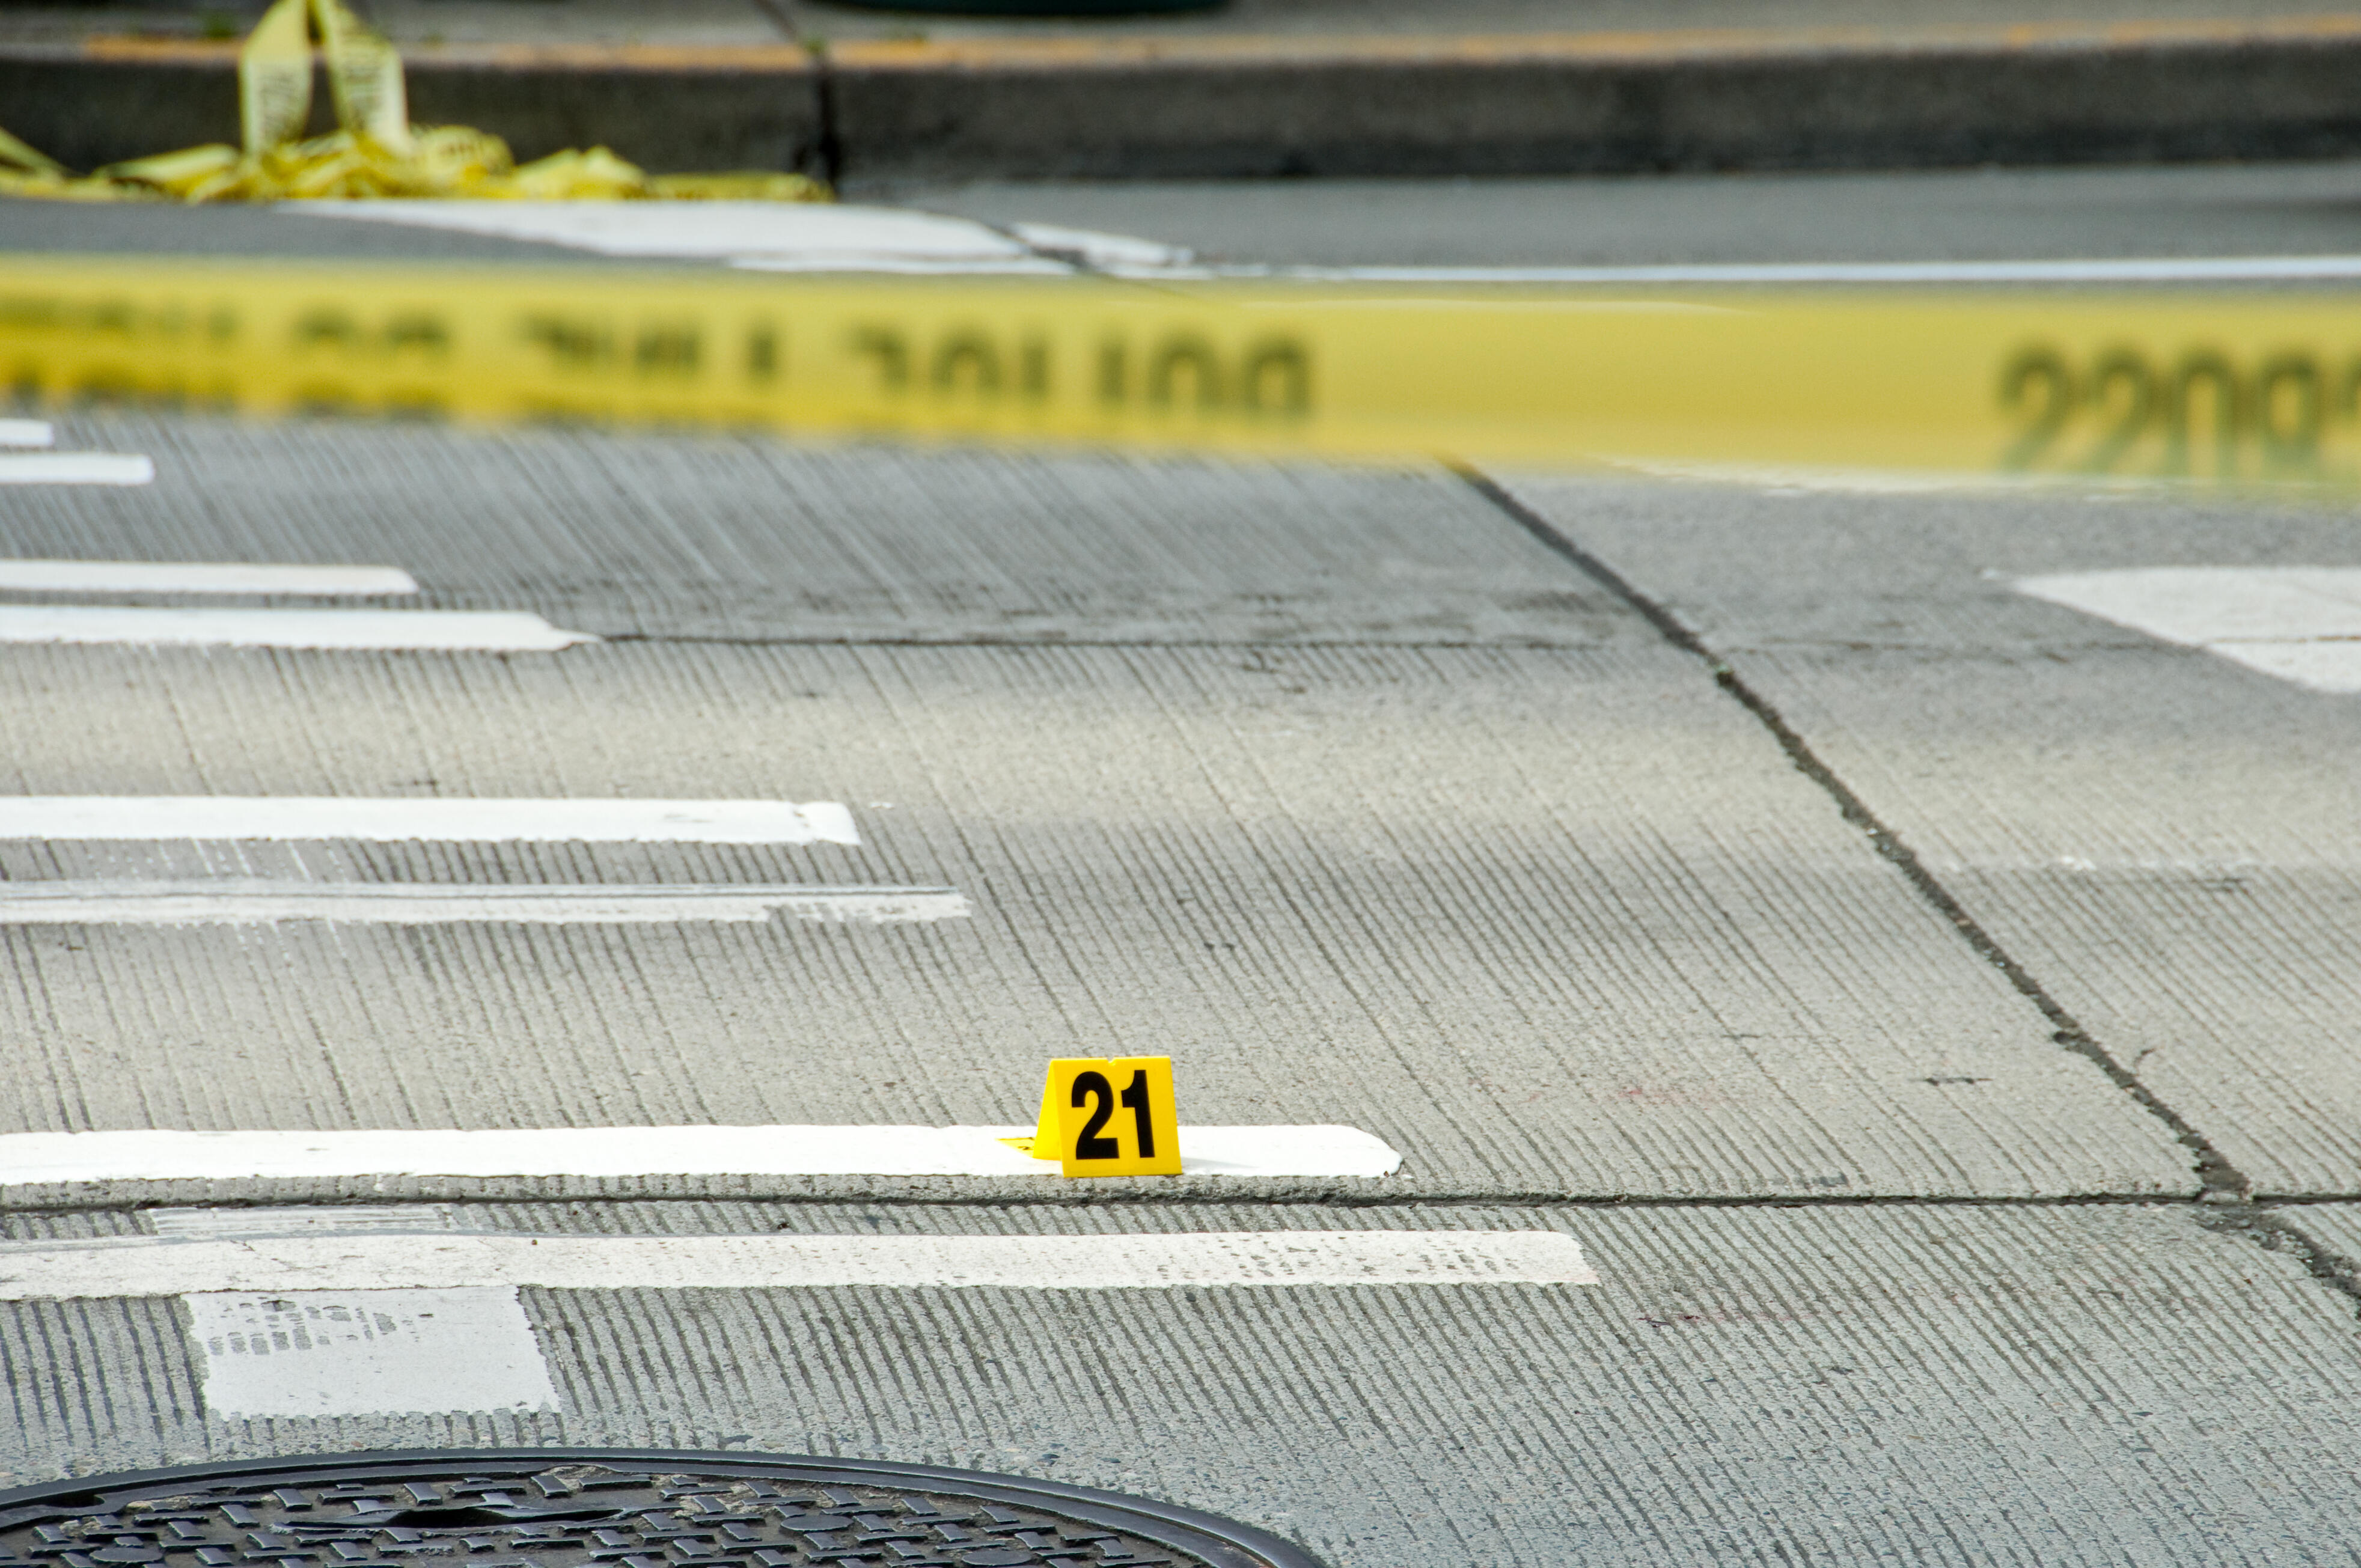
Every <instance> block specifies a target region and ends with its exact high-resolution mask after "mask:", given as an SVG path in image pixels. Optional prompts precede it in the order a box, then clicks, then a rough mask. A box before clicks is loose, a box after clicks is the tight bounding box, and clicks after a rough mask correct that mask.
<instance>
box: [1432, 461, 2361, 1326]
mask: <svg viewBox="0 0 2361 1568" xmlns="http://www.w3.org/2000/svg"><path fill="white" fill-rule="evenodd" d="M1444 466H1446V467H1447V468H1449V469H1450V470H1451V471H1452V472H1453V473H1455V474H1456V475H1458V476H1459V477H1460V478H1461V479H1462V480H1463V481H1465V482H1466V485H1467V487H1468V488H1470V489H1472V490H1474V491H1475V492H1476V493H1477V495H1478V496H1481V497H1482V498H1483V499H1485V500H1487V501H1488V502H1489V503H1491V505H1492V507H1493V508H1494V509H1495V510H1498V511H1499V513H1500V514H1501V515H1502V516H1504V517H1506V518H1507V519H1508V520H1509V521H1511V522H1513V523H1515V524H1516V525H1517V526H1518V527H1519V528H1520V529H1521V530H1523V531H1524V532H1525V533H1526V534H1527V535H1529V536H1530V537H1531V538H1532V540H1533V542H1534V543H1538V544H1540V545H1541V546H1542V547H1543V549H1545V550H1548V551H1549V552H1550V553H1551V554H1554V555H1556V556H1558V557H1559V558H1560V559H1561V560H1564V561H1565V562H1566V563H1567V564H1568V565H1572V566H1573V567H1574V568H1575V569H1576V571H1578V572H1580V573H1582V574H1583V576H1587V577H1588V578H1589V579H1590V580H1591V581H1592V582H1594V583H1597V584H1598V586H1599V587H1603V588H1605V589H1606V590H1607V591H1608V592H1609V593H1611V594H1613V595H1614V596H1615V597H1616V598H1620V599H1621V600H1622V601H1623V602H1624V603H1625V604H1626V605H1629V606H1630V607H1631V609H1633V610H1634V611H1636V612H1637V613H1638V614H1639V615H1640V617H1641V618H1642V620H1646V621H1647V622H1648V624H1649V625H1651V626H1653V627H1654V628H1655V629H1656V630H1657V632H1658V633H1659V634H1661V635H1662V636H1663V637H1664V641H1667V642H1669V643H1671V644H1672V645H1673V646H1674V647H1675V648H1677V649H1679V650H1680V651H1681V652H1684V653H1687V654H1689V655H1690V656H1692V657H1693V658H1695V659H1697V661H1698V662H1699V663H1703V664H1704V665H1705V667H1706V669H1707V670H1708V673H1710V674H1711V675H1712V676H1713V679H1714V683H1715V684H1716V685H1719V687H1720V688H1721V689H1722V691H1723V692H1724V693H1726V694H1728V696H1730V698H1731V699H1732V700H1734V701H1735V702H1737V703H1738V705H1739V706H1740V707H1743V708H1745V709H1746V711H1747V712H1748V713H1749V714H1751V715H1752V717H1753V718H1754V719H1755V720H1756V721H1757V722H1758V723H1760V724H1761V725H1762V726H1763V729H1767V730H1769V731H1770V733H1771V737H1772V739H1773V740H1776V741H1777V742H1778V743H1779V749H1780V750H1781V751H1784V752H1785V753H1786V755H1787V760H1788V762H1790V763H1792V764H1793V765H1794V766H1795V770H1796V771H1797V772H1798V773H1802V774H1803V775H1804V776H1805V777H1806V778H1807V779H1809V780H1811V781H1812V783H1814V784H1817V785H1818V786H1819V787H1820V789H1821V791H1822V792H1823V793H1825V794H1826V795H1828V798H1829V799H1831V800H1832V801H1834V802H1835V803H1836V806H1837V809H1838V810H1839V813H1841V814H1842V816H1843V817H1844V819H1845V821H1846V822H1847V823H1848V824H1850V826H1851V827H1853V828H1856V829H1858V830H1859V831H1860V832H1861V835H1862V836H1863V837H1865V838H1866V839H1868V840H1869V841H1870V844H1871V846H1872V848H1874V849H1875V850H1877V852H1878V853H1879V854H1880V855H1882V856H1883V857H1884V858H1885V860H1886V861H1887V862H1888V863H1890V864H1891V865H1893V866H1894V869H1895V870H1897V871H1899V872H1901V873H1902V875H1903V877H1904V879H1905V881H1907V882H1908V883H1910V885H1911V887H1912V888H1913V889H1914V890H1916V893H1917V894H1918V895H1919V896H1920V897H1921V898H1922V899H1924V900H1925V901H1926V902H1927V904H1928V905H1931V906H1932V907H1933V908H1934V909H1935V911H1936V913H1938V914H1939V915H1941V916H1943V918H1944V919H1946V920H1947V921H1949V923H1950V925H1951V927H1952V928H1953V929H1954V930H1956V931H1957V932H1958V933H1959V934H1960V940H1962V941H1964V942H1966V943H1967V944H1968V946H1969V947H1970V948H1973V949H1974V950H1975V952H1976V955H1977V956H1978V957H1979V958H1981V959H1983V960H1984V961H1985V962H1986V963H1988V964H1990V965H1992V966H1993V968H1994V969H1996V970H1999V971H2000V972H2001V973H2002V974H2003V975H2004V976H2005V977H2006V978H2007V980H2008V982H2009V983H2010V984H2011V985H2013V986H2015V988H2016V991H2017V992H2018V994H2019V995H2021V996H2023V997H2024V998H2025V999H2026V1001H2028V1002H2030V1003H2033V1005H2034V1006H2035V1007H2037V1008H2038V1009H2039V1010H2040V1012H2041V1014H2042V1016H2043V1017H2045V1018H2047V1019H2048V1021H2049V1024H2050V1026H2051V1034H2050V1036H2049V1037H2050V1038H2051V1039H2052V1040H2053V1041H2055V1042H2056V1043H2057V1044H2059V1046H2062V1047H2065V1048H2066V1049H2067V1050H2069V1051H2070V1052H2072V1053H2073V1054H2074V1055H2076V1056H2079V1057H2081V1058H2083V1059H2084V1060H2086V1061H2088V1062H2090V1063H2091V1064H2092V1066H2094V1067H2096V1068H2097V1069H2099V1070H2100V1071H2101V1072H2103V1073H2104V1074H2106V1076H2107V1079H2108V1080H2109V1081H2110V1082H2112V1083H2113V1084H2114V1086H2115V1087H2116V1088H2117V1089H2120V1090H2122V1091H2124V1092H2125V1094H2126V1095H2128V1096H2129V1097H2130V1098H2131V1099H2132V1101H2133V1102H2135V1103H2136V1104H2137V1105H2138V1106H2139V1107H2140V1109H2142V1110H2144V1111H2146V1112H2147V1113H2148V1114H2149V1115H2151V1116H2154V1117H2155V1118H2156V1119H2157V1120H2158V1121H2159V1122H2162V1123H2163V1124H2165V1126H2167V1127H2168V1128H2169V1129H2170V1130H2171V1132H2172V1135H2173V1139H2174V1141H2175V1142H2177V1143H2179V1144H2180V1146H2182V1147H2183V1148H2185V1149H2187V1150H2189V1152H2190V1157H2191V1165H2192V1166H2193V1168H2195V1170H2196V1173H2197V1179H2198V1180H2199V1182H2200V1183H2201V1184H2202V1188H2203V1191H2202V1195H2201V1197H2200V1199H2199V1201H2200V1202H2201V1203H2202V1204H2204V1205H2206V1206H2208V1209H2209V1210H2212V1211H2214V1212H2217V1215H2218V1217H2217V1219H2216V1220H2215V1221H2214V1222H2213V1223H2214V1224H2215V1226H2216V1228H2219V1229H2222V1230H2224V1231H2225V1232H2228V1233H2230V1234H2239V1235H2243V1236H2245V1237H2246V1238H2247V1239H2249V1240H2251V1241H2254V1242H2256V1243H2257V1245H2262V1246H2265V1247H2268V1248H2269V1249H2270V1250H2273V1251H2284V1252H2288V1253H2290V1254H2291V1255H2295V1256H2297V1257H2298V1258H2300V1259H2301V1261H2302V1263H2303V1265H2304V1267H2305V1269H2306V1271H2307V1272H2309V1273H2310V1274H2311V1275H2312V1277H2313V1278H2315V1279H2318V1280H2320V1281H2321V1282H2322V1283H2323V1284H2325V1285H2327V1286H2328V1287H2329V1288H2332V1289H2334V1290H2337V1291H2339V1292H2340V1293H2342V1294H2344V1295H2345V1296H2346V1297H2348V1298H2350V1299H2352V1301H2353V1302H2354V1304H2355V1306H2356V1309H2361V1263H2356V1261H2355V1260H2354V1259H2351V1258H2347V1257H2345V1256H2343V1255H2341V1254H2338V1253H2336V1252H2334V1251H2333V1250H2331V1249H2330V1248H2328V1247H2326V1246H2324V1245H2322V1244H2321V1243H2320V1242H2319V1241H2317V1240H2316V1239H2314V1238H2313V1237H2312V1236H2311V1235H2310V1234H2307V1233H2305V1232H2304V1231H2302V1230H2301V1229H2300V1228H2298V1227H2297V1226H2295V1225H2293V1224H2291V1223H2288V1222H2287V1221H2286V1220H2285V1219H2283V1218H2281V1217H2280V1216H2279V1215H2278V1214H2276V1213H2273V1212H2269V1211H2268V1210H2265V1209H2263V1208H2261V1207H2259V1206H2257V1204H2256V1202H2255V1201H2254V1183H2253V1181H2252V1180H2251V1179H2248V1178H2247V1177H2246V1174H2245V1173H2244V1172H2242V1171H2240V1170H2239V1169H2238V1168H2237V1166H2236V1165H2235V1164H2234V1163H2233V1162H2232V1161H2231V1159H2230V1157H2229V1156H2228V1155H2226V1154H2224V1152H2223V1151H2222V1150H2221V1149H2220V1148H2218V1147H2217V1146H2215V1145H2214V1143H2213V1140H2212V1139H2211V1138H2208V1137H2207V1136H2206V1135H2204V1134H2203V1133H2202V1132H2201V1131H2199V1130H2198V1128H2197V1127H2196V1126H2195V1125H2194V1124H2191V1122H2190V1121H2189V1120H2188V1118H2186V1117H2185V1116H2183V1115H2181V1114H2180V1112H2178V1111H2176V1110H2174V1109H2173V1108H2172V1107H2171V1106H2170V1105H2169V1104H2167V1103H2166V1102H2164V1100H2163V1099H2162V1098H2161V1097H2160V1096H2158V1094H2157V1092H2156V1091H2154V1090H2152V1089H2150V1088H2148V1086H2147V1084H2145V1083H2143V1082H2141V1081H2140V1079H2139V1075H2138V1073H2137V1072H2136V1070H2134V1069H2135V1068H2136V1065H2137V1062H2135V1064H2134V1067H2125V1065H2124V1064H2123V1063H2122V1062H2120V1061H2118V1060H2117V1059H2116V1058H2115V1057H2114V1053H2113V1052H2111V1051H2109V1050H2108V1049H2107V1048H2106V1047H2104V1046H2103V1045H2102V1044H2100V1043H2099V1041H2098V1040H2096V1039H2095V1038H2093V1037H2092V1036H2091V1034H2090V1032H2089V1031H2088V1030H2086V1029H2084V1028H2083V1027H2082V1025H2081V1023H2080V1022H2079V1021H2078V1020H2077V1019H2076V1018H2075V1017H2074V1015H2073V1014H2071V1013H2070V1012H2068V1011H2067V1009H2066V1007H2065V1006H2064V1004H2063V1003H2060V1002H2059V1000H2058V999H2057V998H2056V997H2054V996H2052V995H2051V994H2050V993H2049V991H2048V988H2047V987H2045V986H2044V985H2043V984H2042V983H2041V982H2040V981H2038V980H2037V979H2036V978H2035V977H2034V976H2033V974H2032V973H2031V972H2030V971H2028V970H2026V967H2025V966H2024V965H2023V964H2021V963H2019V962H2018V961H2017V960H2016V959H2015V957H2014V956H2013V955H2012V954H2010V952H2009V951H2008V950H2007V949H2006V948H2003V947H2002V946H2001V945H2000V943H1999V941H1998V940H1997V939H1995V938H1993V935H1992V933H1991V932H1989V931H1987V930H1985V929H1984V927H1983V926H1982V922H1980V921H1978V920H1977V919H1976V917H1975V916H1973V915H1971V914H1970V913H1969V912H1968V909H1967V906H1966V905H1963V904H1961V903H1960V900H1959V898H1958V897H1957V895H1955V894H1953V893H1952V892H1951V891H1950V889H1949V888H1948V887H1945V886H1944V885H1943V883H1942V882H1941V880H1940V879H1939V878H1938V877H1937V876H1936V875H1935V873H1934V872H1931V871H1928V870H1927V865H1926V862H1925V861H1922V860H1920V859H1919V858H1918V852H1917V851H1916V850H1913V849H1912V848H1911V847H1910V845H1909V844H1908V843H1907V842H1906V841H1905V839H1903V838H1902V837H1901V835H1899V834H1898V833H1896V832H1895V831H1894V829H1893V828H1890V827H1888V826H1887V825H1886V824H1885V823H1884V822H1883V820H1882V819H1880V818H1879V817H1878V816H1877V814H1876V813H1875V812H1874V811H1872V810H1871V809H1870V806H1869V803H1868V802H1867V801H1865V800H1863V799H1862V798H1861V795H1859V794H1857V793H1856V792H1855V791H1854V790H1853V788H1852V786H1851V785H1850V784H1846V783H1845V782H1844V780H1842V779H1841V778H1839V777H1838V776H1837V773H1836V771H1835V770H1834V769H1832V768H1830V767H1829V766H1828V763H1826V762H1823V761H1821V760H1820V757H1819V754H1818V753H1817V752H1816V751H1813V750H1812V747H1811V743H1810V742H1809V741H1807V740H1805V739H1804V737H1803V735H1802V734H1801V733H1799V732H1798V731H1797V730H1796V729H1795V727H1794V726H1793V725H1791V724H1789V723H1788V722H1787V720H1786V718H1785V717H1784V715H1783V714H1781V713H1780V711H1779V710H1778V708H1777V707H1775V706H1774V705H1773V703H1772V702H1771V700H1770V698H1768V697H1766V696H1763V694H1762V693H1761V692H1759V691H1757V690H1756V689H1755V688H1754V687H1753V686H1752V685H1750V684H1749V683H1748V682H1747V680H1746V678H1745V677H1744V676H1742V675H1741V674H1739V673H1738V671H1737V669H1736V668H1735V667H1733V666H1732V665H1731V664H1730V661H1729V660H1727V659H1725V658H1723V657H1722V656H1721V655H1720V654H1719V653H1718V652H1715V651H1714V650H1713V649H1712V647H1711V646H1709V645H1708V643H1707V642H1706V641H1705V639H1704V638H1702V637H1701V636H1699V635H1698V634H1697V632H1696V631H1695V630H1693V629H1691V628H1690V627H1689V626H1688V625H1687V624H1686V622H1684V621H1683V620H1681V619H1680V618H1679V617H1678V616H1676V615H1675V614H1674V613H1673V612H1672V610H1671V609H1668V608H1667V607H1666V606H1664V605H1663V604H1661V603H1659V602H1657V601H1656V600H1655V599H1653V598H1650V597H1648V596H1647V595H1646V594H1644V593H1642V592H1641V591H1640V589H1639V588H1638V587H1635V586H1634V585H1633V584H1632V583H1631V580H1630V579H1629V578H1627V577H1625V576H1623V575H1622V574H1621V573H1620V572H1618V571H1616V570H1615V568H1614V567H1612V566H1610V565H1608V564H1607V563H1606V562H1605V561H1603V560H1601V559H1600V558H1599V557H1598V556H1597V555H1594V554H1591V553H1590V552H1589V551H1587V550H1585V549H1584V548H1583V547H1582V546H1581V545H1579V544H1576V543H1575V542H1574V541H1573V540H1572V539H1571V538H1569V537H1567V536H1566V535H1565V533H1564V532H1561V531H1560V530H1559V529H1558V528H1557V526H1556V525H1555V524H1554V523H1552V522H1551V521H1549V520H1548V519H1546V518H1544V517H1543V516H1542V515H1541V514H1540V513H1539V512H1537V511H1535V510H1533V509H1532V508H1531V507H1529V506H1527V505H1525V503H1524V502H1523V501H1521V500H1520V499H1517V498H1516V497H1515V496H1514V495H1512V494H1510V491H1509V490H1508V489H1507V488H1505V487H1504V486H1502V485H1501V484H1500V483H1499V481H1497V480H1495V479H1493V478H1491V477H1489V476H1488V475H1486V474H1485V473H1483V472H1482V471H1481V470H1479V469H1477V468H1476V467H1475V466H1472V465H1469V464H1466V463H1464V462H1460V461H1458V460H1456V459H1447V460H1445V463H1444ZM2138 1059H2141V1060H2144V1059H2146V1053H2142V1056H2141V1058H2138Z"/></svg>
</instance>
